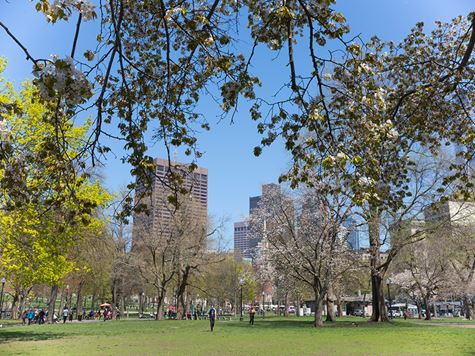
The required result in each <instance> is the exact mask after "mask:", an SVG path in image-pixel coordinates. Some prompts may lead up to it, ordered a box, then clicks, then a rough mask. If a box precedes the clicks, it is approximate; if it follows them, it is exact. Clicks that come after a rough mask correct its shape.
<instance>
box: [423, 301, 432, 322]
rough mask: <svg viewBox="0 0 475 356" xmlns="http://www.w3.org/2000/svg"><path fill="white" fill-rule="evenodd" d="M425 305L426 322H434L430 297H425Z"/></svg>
mask: <svg viewBox="0 0 475 356" xmlns="http://www.w3.org/2000/svg"><path fill="white" fill-rule="evenodd" d="M424 304H425V305H426V317H425V320H432V318H431V315H430V299H429V296H425V297H424Z"/></svg>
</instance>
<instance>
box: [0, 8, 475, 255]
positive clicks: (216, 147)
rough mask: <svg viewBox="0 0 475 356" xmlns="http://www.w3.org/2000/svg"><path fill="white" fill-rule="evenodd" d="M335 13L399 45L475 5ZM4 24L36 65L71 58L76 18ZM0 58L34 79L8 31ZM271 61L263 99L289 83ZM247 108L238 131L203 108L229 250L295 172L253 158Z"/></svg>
mask: <svg viewBox="0 0 475 356" xmlns="http://www.w3.org/2000/svg"><path fill="white" fill-rule="evenodd" d="M337 9H338V10H340V11H341V12H343V14H344V15H345V16H346V18H347V20H348V22H349V24H350V27H351V31H352V34H354V35H355V34H361V35H362V36H363V38H369V37H371V36H372V35H378V36H380V37H381V38H382V39H384V40H394V41H399V40H401V39H402V38H403V37H404V36H405V35H406V34H407V33H408V32H409V30H410V28H411V27H412V26H413V25H414V24H415V23H416V22H419V21H423V22H424V23H426V24H427V26H428V27H431V24H432V23H433V22H434V21H435V20H442V21H448V20H450V19H451V18H453V17H455V16H458V15H464V16H466V15H467V14H468V13H469V12H470V11H475V3H474V2H473V0H337ZM0 21H2V22H3V23H4V24H6V25H7V26H8V27H9V28H10V30H11V31H12V32H13V33H14V34H15V35H16V36H17V37H18V38H19V39H20V40H21V41H22V42H23V43H24V44H25V45H26V47H27V48H28V49H29V51H30V52H31V53H32V55H33V56H34V57H36V58H48V57H49V56H50V54H52V53H55V54H58V55H59V56H60V57H62V56H64V55H67V54H68V53H69V52H70V45H71V43H72V37H73V31H74V26H75V18H72V21H71V22H70V23H64V22H63V23H58V24H55V25H51V24H48V23H46V21H45V19H44V16H43V15H42V14H39V13H36V11H35V10H34V2H33V3H32V2H30V1H27V0H12V1H5V0H0ZM82 26H83V31H82V32H81V35H80V38H79V48H78V53H82V52H83V51H84V50H86V49H89V48H90V47H92V46H93V45H94V41H95V37H96V34H97V28H96V26H97V25H96V24H93V23H83V25H82ZM244 47H245V46H244ZM0 56H4V57H6V58H8V60H9V65H8V68H7V71H6V73H5V75H6V77H7V78H8V79H9V80H11V81H13V82H15V83H20V82H21V81H23V80H25V79H31V63H30V62H27V61H26V60H25V56H24V54H23V52H22V51H21V50H20V49H19V48H18V47H17V46H16V44H15V43H13V41H12V40H11V39H10V38H9V37H8V36H7V35H6V33H5V32H4V31H3V29H0ZM296 56H297V57H298V56H299V54H298V53H297V54H296ZM297 59H298V58H297ZM271 60H272V58H269V56H268V54H264V51H262V50H261V51H258V52H257V56H256V62H255V64H254V67H255V68H258V69H259V75H260V77H261V79H262V81H263V83H264V85H263V87H262V89H261V91H262V92H265V91H268V90H269V91H272V89H274V88H275V87H276V86H278V85H279V84H280V83H281V82H282V81H284V80H285V79H286V78H285V77H286V76H287V75H288V74H287V73H288V72H287V70H286V68H285V67H282V66H281V64H282V63H284V62H283V59H279V58H277V59H274V61H273V62H271ZM283 76H284V77H283ZM246 107H247V105H243V107H242V108H240V109H239V111H238V113H237V115H236V116H235V120H234V123H233V124H231V123H230V122H229V120H223V121H219V120H218V118H217V117H216V115H217V113H218V111H217V109H216V108H214V107H213V106H212V105H211V102H206V101H205V105H204V106H203V108H202V111H203V113H204V114H205V115H206V116H207V118H208V120H209V121H210V123H211V125H212V130H211V132H209V133H205V134H202V135H200V142H199V144H200V147H201V149H202V150H203V151H204V152H205V155H204V156H203V157H202V158H201V159H200V161H199V165H200V166H202V167H206V168H208V170H209V188H208V189H209V193H208V199H209V213H210V214H211V215H213V216H215V217H217V218H220V217H222V216H225V217H227V218H228V223H227V229H226V238H227V240H228V241H229V244H230V245H229V246H230V247H232V233H233V231H232V223H233V222H234V221H237V220H240V219H242V218H243V217H245V216H246V214H247V212H248V209H249V197H250V196H255V195H259V194H260V187H261V185H262V184H264V183H269V182H275V181H276V180H277V177H278V176H279V174H280V173H281V172H283V171H284V170H285V169H286V168H287V167H288V165H289V156H288V155H287V154H286V152H285V151H284V149H283V148H282V147H281V145H279V144H276V145H275V146H273V147H271V148H269V149H266V150H264V153H263V154H262V155H261V156H260V157H259V158H255V157H254V156H253V154H252V149H253V147H254V146H256V145H257V144H258V143H259V135H258V134H257V131H256V124H255V123H254V122H252V121H251V120H250V119H249V116H248V112H247V110H246ZM115 149H116V155H117V158H115V157H114V156H113V155H111V156H110V158H109V159H108V161H107V162H105V163H106V167H105V169H104V170H103V175H104V176H105V178H106V185H107V187H108V188H109V189H111V190H117V189H118V188H119V187H121V186H125V185H126V184H127V183H128V182H129V181H130V179H131V178H130V175H129V168H128V167H127V166H125V165H123V164H121V162H120V160H119V158H120V157H121V155H122V154H121V152H120V147H118V146H117V145H116V146H115ZM150 153H151V154H152V155H154V156H161V153H160V152H159V150H158V148H157V147H151V148H150ZM178 160H180V155H178Z"/></svg>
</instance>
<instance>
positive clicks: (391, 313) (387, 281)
mask: <svg viewBox="0 0 475 356" xmlns="http://www.w3.org/2000/svg"><path fill="white" fill-rule="evenodd" d="M389 283H391V282H390V280H389V279H388V280H386V285H387V286H388V300H389V315H390V318H391V319H392V318H393V310H392V309H391V293H390V292H389Z"/></svg>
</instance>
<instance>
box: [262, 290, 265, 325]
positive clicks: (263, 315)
mask: <svg viewBox="0 0 475 356" xmlns="http://www.w3.org/2000/svg"><path fill="white" fill-rule="evenodd" d="M265 295H266V293H265V292H262V318H263V319H264V317H265V312H266V311H265V307H264V297H265Z"/></svg>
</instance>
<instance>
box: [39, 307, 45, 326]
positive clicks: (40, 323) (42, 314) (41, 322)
mask: <svg viewBox="0 0 475 356" xmlns="http://www.w3.org/2000/svg"><path fill="white" fill-rule="evenodd" d="M44 323H45V312H44V310H43V309H41V310H40V312H39V313H38V324H39V325H43V324H44Z"/></svg>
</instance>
